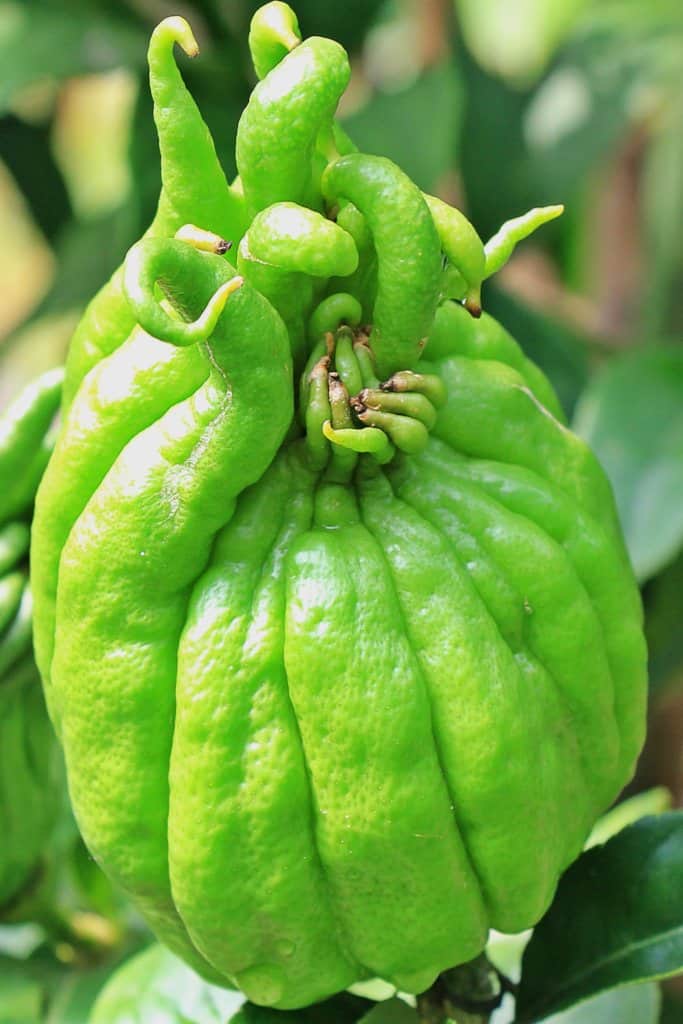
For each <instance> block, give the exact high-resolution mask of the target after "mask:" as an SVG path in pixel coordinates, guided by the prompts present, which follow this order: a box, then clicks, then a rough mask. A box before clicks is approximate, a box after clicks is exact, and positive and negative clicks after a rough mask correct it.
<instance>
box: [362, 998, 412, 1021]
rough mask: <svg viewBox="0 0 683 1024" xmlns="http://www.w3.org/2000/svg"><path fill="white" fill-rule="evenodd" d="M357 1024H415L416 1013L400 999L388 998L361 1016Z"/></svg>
mask: <svg viewBox="0 0 683 1024" xmlns="http://www.w3.org/2000/svg"><path fill="white" fill-rule="evenodd" d="M359 1024H417V1014H416V1012H415V1010H413V1009H412V1008H411V1007H410V1006H408V1005H407V1003H404V1002H403V1000H402V999H388V1000H387V1001H386V1002H385V1003H379V1004H378V1005H377V1006H375V1007H373V1009H372V1010H370V1012H369V1013H366V1015H365V1016H364V1017H361V1019H360V1022H359Z"/></svg>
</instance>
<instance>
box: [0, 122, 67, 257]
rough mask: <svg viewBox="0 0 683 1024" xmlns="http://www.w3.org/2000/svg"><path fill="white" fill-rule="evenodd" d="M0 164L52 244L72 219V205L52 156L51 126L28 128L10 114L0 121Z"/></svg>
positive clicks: (38, 125)
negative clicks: (1, 161)
mask: <svg viewBox="0 0 683 1024" xmlns="http://www.w3.org/2000/svg"><path fill="white" fill-rule="evenodd" d="M0 160H3V161H4V163H5V166H6V167H7V168H8V170H9V171H10V172H11V174H12V177H13V178H14V180H15V181H16V183H17V185H18V187H19V188H20V189H21V192H22V193H23V195H24V198H25V199H26V202H27V203H28V206H29V209H30V211H31V213H32V215H33V217H34V219H35V221H36V224H37V225H38V227H39V228H40V230H41V231H42V232H43V234H44V235H45V237H46V238H47V239H48V240H51V239H52V238H54V236H55V235H56V234H57V232H58V230H59V229H60V228H61V227H62V226H63V225H64V223H65V222H66V221H67V220H68V219H69V217H70V216H71V203H70V201H69V195H68V192H67V189H66V185H65V183H64V179H63V178H62V175H61V174H60V172H59V169H58V167H57V165H56V163H55V161H54V157H53V155H52V148H51V144H50V124H49V123H47V122H44V123H41V124H28V123H27V122H25V121H21V120H20V119H19V118H18V117H14V115H12V114H8V115H7V116H6V117H3V118H2V119H1V120H0Z"/></svg>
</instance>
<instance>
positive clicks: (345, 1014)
mask: <svg viewBox="0 0 683 1024" xmlns="http://www.w3.org/2000/svg"><path fill="white" fill-rule="evenodd" d="M371 1005H372V1004H371V1003H369V1002H368V1001H367V1000H366V999H362V998H360V997H359V996H354V995H352V994H351V993H350V992H340V993H339V995H336V996H332V998H331V999H326V1000H324V1002H322V1003H315V1004H314V1005H313V1006H307V1007H306V1008H305V1009H303V1010H270V1009H268V1008H267V1007H265V1006H255V1005H254V1004H253V1003H245V1004H244V1005H243V1006H241V1007H240V1009H239V1011H238V1012H237V1013H236V1014H235V1016H234V1017H231V1018H230V1024H357V1022H359V1021H361V1020H365V1016H364V1014H365V1013H366V1012H367V1009H368V1007H369V1006H371Z"/></svg>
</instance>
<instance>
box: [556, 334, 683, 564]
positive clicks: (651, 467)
mask: <svg viewBox="0 0 683 1024" xmlns="http://www.w3.org/2000/svg"><path fill="white" fill-rule="evenodd" d="M574 427H575V429H576V431H577V432H578V433H579V434H581V436H582V437H584V438H585V439H586V440H587V441H588V442H589V444H590V445H591V446H592V447H593V449H594V450H595V452H596V453H597V455H598V458H599V459H600V461H601V462H602V464H603V466H604V468H605V470H606V472H607V475H608V476H609V478H610V480H611V482H612V486H613V488H614V492H615V496H616V500H617V505H618V507H619V514H620V516H621V522H622V524H623V527H624V532H625V535H626V542H627V544H628V549H629V553H630V555H631V560H632V562H633V565H634V568H635V571H636V575H637V576H638V579H640V580H641V581H642V580H646V579H648V578H649V577H650V576H652V575H653V574H654V573H656V572H657V571H658V570H659V569H661V568H662V567H663V566H664V565H666V564H667V563H668V562H670V561H671V560H672V559H673V558H674V557H675V555H676V553H677V552H678V550H679V549H680V547H681V544H682V543H683V349H675V348H660V349H643V350H640V351H636V352H631V353H628V354H627V355H624V356H620V357H617V358H614V359H612V360H611V362H610V363H608V365H607V366H606V367H605V368H604V370H603V371H602V372H601V373H600V374H598V375H597V376H596V377H595V378H594V379H593V380H592V381H591V383H590V385H589V386H588V388H587V389H586V391H585V392H584V394H583V395H582V397H581V400H580V402H579V405H578V407H577V410H576V416H575V422H574Z"/></svg>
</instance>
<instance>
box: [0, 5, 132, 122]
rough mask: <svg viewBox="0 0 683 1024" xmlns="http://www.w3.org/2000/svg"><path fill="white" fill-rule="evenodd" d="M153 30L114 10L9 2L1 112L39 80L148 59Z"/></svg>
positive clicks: (0, 52)
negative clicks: (150, 32)
mask: <svg viewBox="0 0 683 1024" xmlns="http://www.w3.org/2000/svg"><path fill="white" fill-rule="evenodd" d="M147 36H148V33H147V30H146V28H144V27H143V26H139V27H138V26H136V25H135V24H133V23H131V22H130V21H128V20H124V19H123V18H121V17H117V16H116V15H114V14H113V13H112V12H111V11H109V12H100V11H97V10H92V8H90V9H86V10H85V11H84V10H82V9H79V6H78V5H76V6H73V5H66V4H59V5H54V6H53V5H52V4H49V3H40V2H37V0H25V2H24V3H21V4H20V3H16V2H13V3H12V2H8V3H5V5H4V8H3V10H2V12H0V66H1V67H2V76H1V77H0V111H5V110H6V109H7V106H8V104H9V103H11V102H12V100H13V98H14V97H15V96H16V94H17V93H18V92H19V90H20V89H22V88H23V87H24V86H26V85H29V84H32V83H33V82H35V81H42V80H44V79H46V78H47V79H49V78H55V79H62V78H66V77H67V76H69V75H80V74H85V73H88V72H93V71H107V70H109V69H111V68H116V67H121V66H126V65H128V66H133V67H135V66H139V65H141V64H143V63H144V60H145V53H146V50H147Z"/></svg>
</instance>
